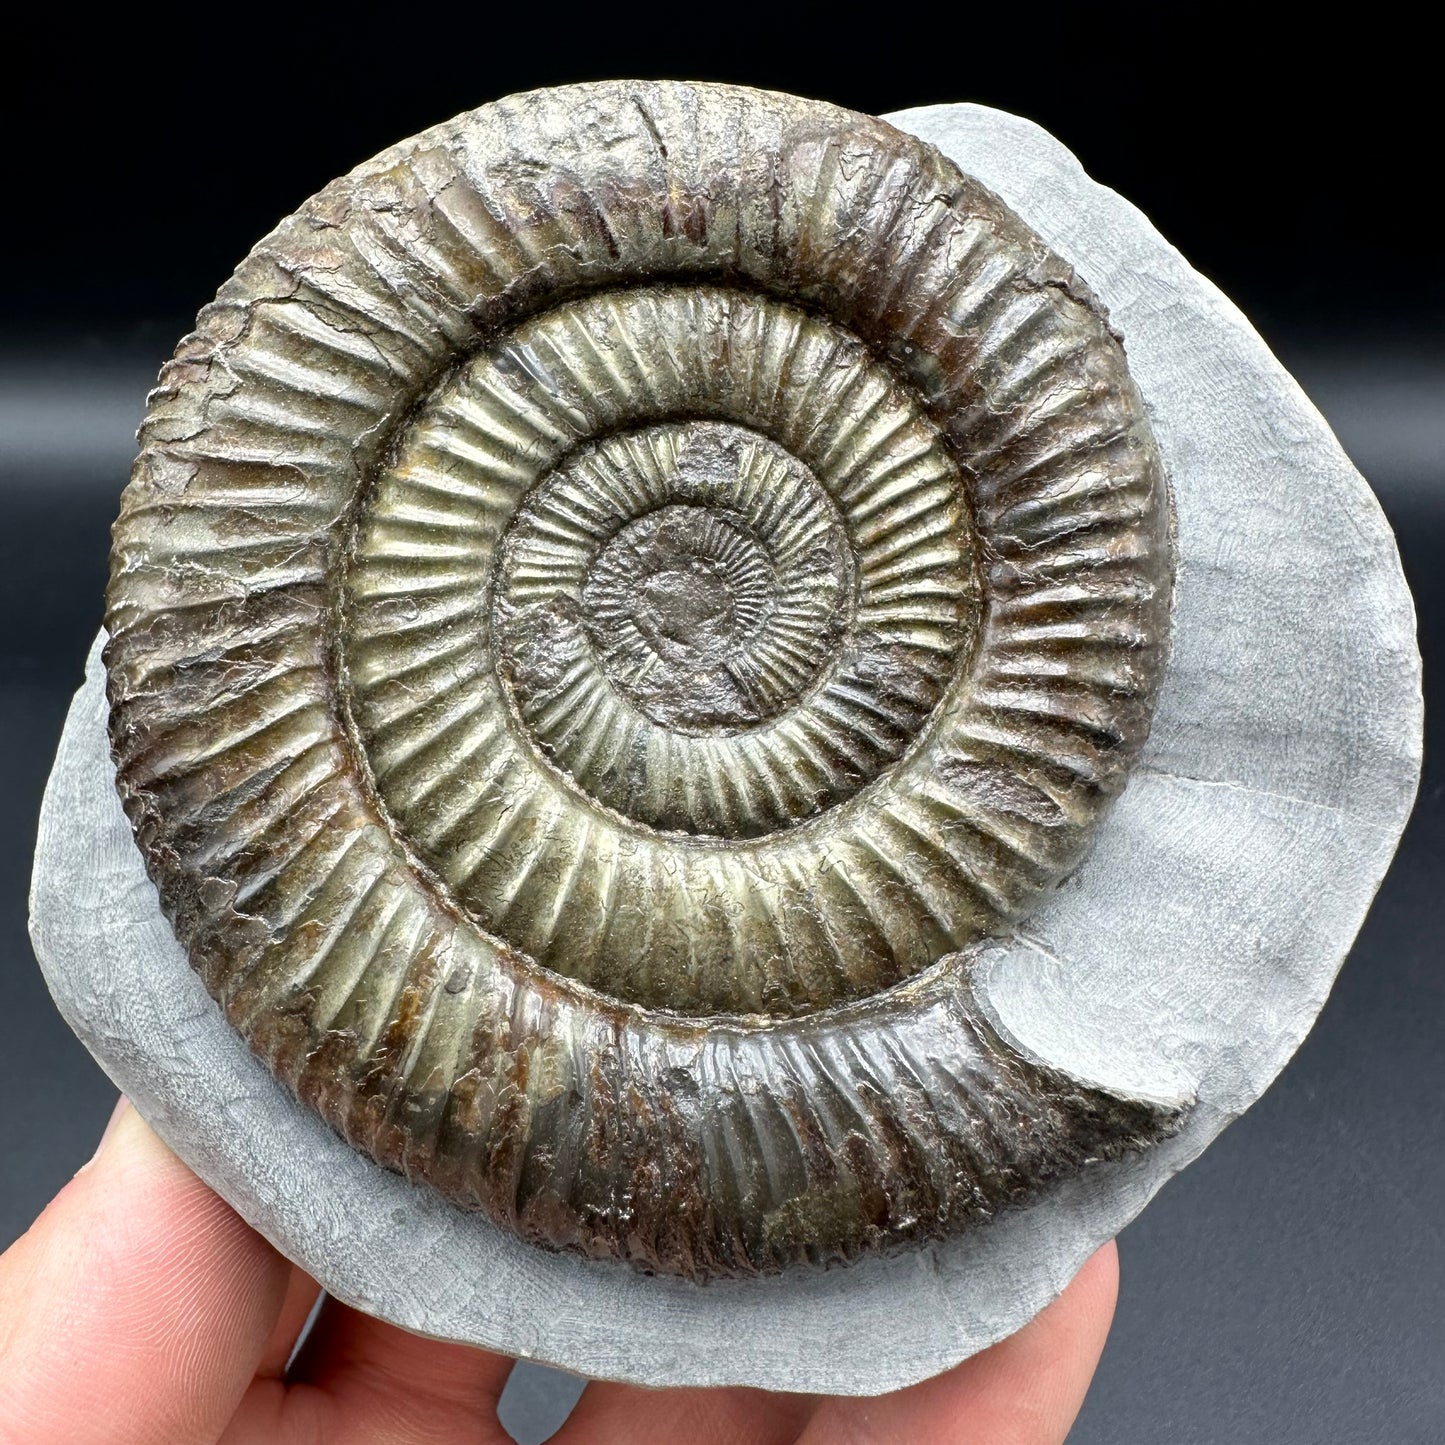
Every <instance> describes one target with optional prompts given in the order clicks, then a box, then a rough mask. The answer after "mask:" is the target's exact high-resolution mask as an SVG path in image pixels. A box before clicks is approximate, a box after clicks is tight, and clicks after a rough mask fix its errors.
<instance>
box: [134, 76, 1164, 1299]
mask: <svg viewBox="0 0 1445 1445" xmlns="http://www.w3.org/2000/svg"><path fill="white" fill-rule="evenodd" d="M141 444H142V450H141V454H140V457H139V459H138V460H137V463H136V467H135V471H134V473H133V476H132V480H131V484H130V486H129V488H128V489H127V492H126V495H125V500H124V504H123V510H122V515H121V518H120V520H119V521H118V523H117V524H116V529H115V548H114V553H113V564H112V579H111V587H110V592H109V599H108V600H109V608H108V613H107V624H108V627H109V631H110V635H111V641H110V645H109V648H108V650H107V665H108V670H109V683H110V695H111V703H112V725H111V732H112V742H113V746H114V751H115V756H116V760H117V765H118V772H117V776H118V783H119V787H120V791H121V795H122V798H123V799H124V801H125V804H126V808H127V812H128V814H129V816H130V818H131V821H132V825H133V827H134V829H135V832H136V837H137V841H138V843H139V845H140V847H141V850H142V852H143V854H144V855H145V858H146V862H147V866H148V868H149V870H150V873H151V876H152V877H153V878H154V879H155V880H156V882H157V884H158V886H159V888H160V892H161V897H162V900H163V903H164V906H165V907H166V909H167V912H168V914H169V916H170V917H171V919H172V921H173V923H174V925H175V928H176V931H177V933H178V935H179V936H180V938H181V939H182V940H183V941H184V942H185V944H186V946H187V948H188V950H189V952H190V956H191V959H192V961H193V963H194V965H195V966H196V968H197V969H198V970H199V971H200V973H201V975H202V976H203V977H204V979H205V980H206V983H207V986H208V987H209V989H210V990H211V992H212V993H213V994H214V996H215V997H216V998H217V1000H218V1001H219V1002H220V1003H221V1005H222V1007H223V1008H224V1009H225V1011H226V1014H227V1016H228V1018H229V1019H230V1020H231V1021H232V1023H233V1024H234V1025H235V1026H236V1027H237V1028H238V1029H240V1030H241V1032H242V1033H243V1034H244V1035H245V1037H246V1038H247V1040H248V1041H249V1043H250V1044H251V1046H252V1047H253V1048H254V1049H255V1050H256V1051H257V1052H258V1053H259V1054H260V1055H261V1056H262V1057H263V1058H264V1059H266V1060H267V1062H268V1063H269V1064H270V1066H271V1067H272V1068H273V1070H274V1071H275V1072H276V1074H277V1076H278V1077H280V1078H281V1079H283V1080H284V1081H285V1082H286V1083H287V1084H288V1085H289V1086H290V1087H291V1088H293V1089H294V1090H295V1091H296V1093H297V1094H298V1095H299V1096H300V1097H301V1098H302V1099H303V1100H305V1101H306V1102H307V1103H309V1104H310V1105H312V1106H313V1107H315V1108H316V1109H318V1110H319V1111H320V1112H321V1113H322V1115H323V1116H324V1117H325V1118H327V1119H328V1120H329V1121H330V1122H331V1123H332V1124H333V1125H334V1126H335V1127H336V1128H337V1129H338V1130H340V1131H341V1132H342V1133H343V1134H344V1135H345V1136H346V1137H347V1138H348V1139H349V1140H350V1141H351V1142H352V1143H353V1144H355V1145H356V1146H357V1147H358V1148H361V1149H364V1150H366V1151H367V1152H369V1153H370V1154H371V1155H373V1156H374V1157H375V1158H376V1159H377V1160H378V1161H380V1162H381V1163H382V1164H385V1165H387V1166H389V1167H392V1168H396V1169H400V1170H404V1171H405V1172H406V1173H407V1174H408V1175H410V1176H412V1177H414V1178H418V1179H423V1180H426V1181H428V1182H430V1183H431V1184H433V1185H435V1186H436V1187H437V1188H438V1189H440V1190H441V1191H442V1192H443V1193H444V1194H445V1195H446V1196H447V1197H448V1198H450V1199H452V1200H453V1201H454V1202H456V1203H458V1204H459V1205H462V1206H465V1207H477V1208H481V1209H484V1210H486V1211H487V1212H488V1213H489V1214H491V1215H492V1216H493V1217H494V1218H496V1219H498V1220H500V1221H502V1222H504V1223H506V1224H507V1225H509V1226H510V1227H512V1228H515V1229H516V1230H518V1231H519V1232H521V1233H522V1234H523V1235H525V1236H526V1237H528V1238H531V1239H535V1240H537V1241H539V1242H542V1243H545V1244H549V1245H552V1246H554V1247H565V1248H570V1249H576V1250H580V1251H582V1252H585V1253H588V1254H592V1255H596V1256H606V1257H617V1258H622V1259H626V1260H628V1261H630V1262H631V1263H633V1264H636V1265H638V1266H640V1267H643V1268H648V1269H656V1270H664V1271H669V1272H676V1273H682V1274H686V1275H689V1276H692V1277H694V1278H710V1277H714V1276H718V1275H728V1274H746V1273H755V1272H759V1271H768V1270H775V1269H778V1268H781V1267H783V1266H785V1265H787V1264H789V1263H792V1262H795V1261H813V1262H828V1261H831V1260H835V1259H846V1258H852V1257H854V1256H856V1255H857V1254H859V1253H860V1252H863V1251H865V1250H869V1249H884V1248H890V1247H894V1246H896V1245H899V1244H902V1243H905V1242H910V1241H919V1240H925V1239H929V1238H935V1237H938V1236H940V1235H942V1234H944V1233H947V1232H950V1231H953V1230H957V1229H959V1228H963V1227H967V1226H968V1225H970V1224H972V1223H975V1222H977V1221H979V1220H982V1219H986V1218H988V1217H990V1216H991V1215H992V1214H993V1213H995V1212H996V1211H997V1210H999V1209H1001V1208H1004V1207H1007V1206H1010V1205H1013V1204H1017V1203H1019V1202H1022V1201H1024V1200H1025V1199H1027V1198H1028V1197H1029V1195H1030V1194H1032V1193H1033V1192H1035V1191H1037V1190H1038V1189H1040V1188H1042V1187H1044V1186H1045V1185H1046V1184H1047V1183H1048V1182H1049V1181H1050V1180H1052V1179H1054V1178H1056V1177H1057V1176H1059V1175H1060V1174H1061V1173H1063V1172H1065V1171H1067V1170H1070V1169H1073V1168H1076V1167H1080V1166H1082V1165H1083V1164H1085V1163H1086V1162H1088V1161H1090V1160H1093V1159H1098V1158H1107V1157H1113V1156H1115V1155H1117V1154H1119V1153H1120V1152H1122V1151H1123V1150H1125V1149H1128V1148H1133V1147H1140V1146H1143V1145H1145V1144H1147V1143H1149V1142H1150V1141H1152V1140H1153V1139H1156V1138H1157V1137H1159V1136H1160V1135H1161V1134H1162V1133H1165V1132H1168V1130H1170V1129H1171V1128H1172V1127H1173V1126H1174V1123H1175V1122H1176V1120H1175V1116H1174V1114H1173V1113H1171V1111H1169V1110H1167V1109H1163V1108H1160V1107H1156V1106H1154V1105H1151V1104H1148V1103H1145V1102H1142V1101H1134V1100H1129V1099H1123V1098H1117V1097H1114V1096H1112V1095H1110V1094H1108V1093H1105V1092H1102V1091H1098V1090H1094V1089H1087V1088H1084V1087H1082V1086H1079V1085H1077V1084H1075V1083H1073V1082H1071V1081H1070V1080H1068V1079H1067V1078H1065V1077H1063V1076H1062V1075H1060V1074H1059V1073H1057V1072H1056V1071H1053V1070H1050V1069H1048V1068H1046V1067H1045V1066H1043V1065H1042V1064H1038V1063H1034V1062H1030V1061H1026V1060H1023V1059H1021V1058H1019V1057H1018V1056H1017V1055H1015V1054H1014V1053H1013V1052H1011V1051H1010V1050H1009V1049H1008V1048H1007V1047H1006V1046H1005V1045H1004V1044H1003V1043H1002V1042H1001V1040H1000V1039H999V1038H997V1037H996V1036H995V1035H994V1034H993V1032H992V1031H991V1029H990V1028H989V1027H988V1025H987V1024H986V1022H985V1021H984V1020H983V1018H982V1016H981V1014H980V1012H979V1011H978V1009H977V1008H976V1007H975V1006H974V1004H973V1002H972V994H971V991H970V988H969V983H968V977H969V968H970V958H971V957H972V956H973V953H974V952H975V951H976V949H977V948H978V947H979V946H980V945H981V944H982V943H983V942H984V941H985V940H987V939H988V938H990V937H992V936H996V935H999V934H1003V933H1006V932H1007V930H1008V928H1009V927H1010V926H1011V925H1012V924H1013V923H1014V922H1016V921H1017V920H1018V919H1020V918H1021V917H1023V916H1024V915H1025V914H1026V913H1027V911H1028V909H1029V908H1030V907H1031V906H1032V905H1033V904H1034V903H1035V902H1036V901H1037V900H1038V898H1039V897H1040V896H1041V895H1042V894H1043V893H1044V892H1045V891H1046V890H1047V889H1049V888H1050V887H1052V886H1053V885H1054V884H1055V883H1057V882H1058V880H1059V879H1060V878H1062V877H1063V876H1064V875H1065V874H1067V873H1068V872H1069V870H1070V869H1072V868H1073V867H1074V866H1075V865H1076V864H1077V863H1078V861H1079V859H1080V858H1081V857H1082V855H1083V853H1084V851H1085V849H1086V848H1087V846H1088V842H1089V839H1090V837H1091V835H1092V832H1093V829H1094V827H1095V826H1096V825H1097V823H1098V822H1099V820H1100V818H1101V817H1102V816H1103V814H1104V812H1105V811H1106V809H1107V807H1108V805H1109V803H1110V801H1111V800H1112V799H1113V798H1114V797H1115V796H1116V795H1117V793H1118V791H1119V790H1120V788H1121V787H1122V786H1123V784H1124V781H1125V778H1126V775H1127V772H1128V768H1129V766H1130V764H1131V762H1132V760H1133V759H1134V757H1135V755H1136V754H1137V751H1138V749H1139V747H1140V746H1141V744H1142V742H1143V740H1144V737H1145V735H1146V733H1147V729H1148V723H1149V718H1150V715H1151V712H1152V708H1153V702H1154V698H1155V695H1156V693H1157V689H1158V685H1159V679H1160V674H1161V671H1162V666H1163V656H1164V650H1165V647H1166V644H1167V631H1168V612H1169V599H1170V570H1169V554H1168V540H1167V503H1166V498H1165V491H1164V480H1163V473H1162V468H1161V465H1160V461H1159V457H1158V453H1157V450H1156V448H1155V446H1154V443H1153V440H1152V437H1151V436H1150V433H1149V429H1148V424H1147V421H1146V418H1145V415H1144V410H1143V406H1142V404H1141V402H1140V400H1139V397H1138V394H1137V392H1136V391H1135V389H1134V387H1133V385H1132V383H1131V382H1130V380H1129V376H1128V372H1127V368H1126V366H1125V362H1124V354H1123V349H1122V346H1121V344H1120V342H1119V340H1118V339H1117V338H1116V337H1115V336H1114V335H1112V334H1111V332H1110V330H1109V328H1108V325H1107V322H1106V319H1105V317H1104V316H1103V314H1102V309H1101V308H1100V306H1099V305H1098V303H1097V302H1096V301H1095V300H1094V299H1093V297H1092V296H1091V294H1090V293H1089V292H1088V290H1087V288H1086V287H1085V286H1084V285H1083V284H1082V283H1081V282H1080V281H1079V280H1078V279H1077V278H1076V277H1074V275H1073V274H1072V272H1071V271H1070V270H1069V269H1068V267H1067V266H1066V265H1065V264H1064V263H1063V262H1062V261H1060V260H1059V258H1058V257H1056V256H1054V255H1053V254H1052V253H1050V252H1049V251H1048V249H1047V248H1046V247H1045V246H1044V245H1043V243H1042V242H1041V241H1040V240H1039V239H1038V238H1037V237H1036V236H1034V235H1033V234H1032V233H1031V232H1030V231H1029V230H1028V229H1027V228H1026V227H1025V226H1024V225H1023V224H1022V223H1021V222H1020V221H1019V220H1018V219H1017V218H1015V217H1014V216H1013V215H1012V214H1011V213H1009V212H1008V211H1007V210H1006V208H1005V207H1004V206H1003V205H1002V204H1001V203H1000V202H999V201H998V200H997V199H996V198H995V197H994V196H992V195H991V194H990V193H989V192H987V191H985V190H984V189H983V188H982V187H980V186H979V185H978V184H977V183H975V182H973V181H971V180H969V179H968V178H966V177H964V176H962V175H960V174H959V173H958V172H957V171H956V170H955V169H954V168H953V167H952V166H951V165H950V164H949V163H948V162H946V161H945V160H943V158H942V157H941V156H939V155H938V154H937V153H936V152H935V151H933V150H932V149H930V148H929V147H927V146H925V145H923V144H921V143H920V142H917V141H915V140H912V139H910V138H908V137H905V136H903V135H901V134H900V133H898V132H896V131H894V130H893V129H891V128H890V127H889V126H887V125H885V124H883V123H882V122H879V121H875V120H871V119H869V118H866V117H863V116H859V115H855V114H852V113H850V112H846V111H841V110H838V109H836V108H833V107H830V106H826V105H822V104H818V103H815V102H808V101H802V100H798V99H796V98H793V97H788V96H780V95H774V94H768V93H763V92H757V91H748V90H741V89H736V88H731V87H723V86H708V85H686V84H666V83H661V84H631V83H609V84H598V85H587V86H578V87H568V88H565V89H562V90H556V91H549V92H537V93H533V94H530V95H525V96H520V97H516V98H513V99H511V100H507V101H503V102H499V103H497V104H495V105H491V106H486V107H483V108H482V109H481V110H479V111H475V112H473V113H471V114H469V115H465V116H462V117H460V118H458V119H457V120H455V121H452V122H450V123H448V124H447V125H444V126H440V127H438V128H437V129H435V130H433V131H430V132H427V133H426V134H425V135H422V136H420V137H417V138H416V139H414V140H412V141H408V142H406V143H404V144H403V145H401V146H398V147H395V148H394V149H393V150H391V151H388V152H386V153H385V154H384V155H382V156H380V157H378V158H377V159H376V160H374V161H372V162H370V163H368V164H367V165H365V166H363V167H361V168H360V169H358V170H357V171H355V172H353V173H352V174H351V175H350V176H347V177H345V178H343V179H341V180H339V181H337V182H335V183H333V184H332V185H331V186H329V187H327V188H326V190H324V191H322V192H321V193H320V194H319V195H318V196H316V197H315V198H313V199H312V200H311V201H310V202H308V203H307V205H306V206H305V207H303V208H302V210H301V211H300V212H298V213H297V214H296V215H295V216H293V217H291V218H290V219H288V220H287V221H285V222H283V223H282V225H281V226H280V227H279V228H278V229H277V230H276V231H275V232H274V233H273V234H272V235H271V236H269V237H268V238H267V239H266V240H264V241H262V242H261V243H260V244H259V245H258V246H257V248H256V249H255V250H254V251H253V252H252V254H251V256H250V257H248V258H247V260H246V261H245V262H243V263H242V265H241V267H240V269H239V270H238V271H237V273H236V275H235V277H234V278H233V279H232V280H231V281H230V282H228V283H227V284H226V286H224V287H223V288H222V290H221V292H220V293H219V295H218V297H217V299H216V301H215V302H214V303H213V304H212V305H210V306H208V307H207V308H206V309H205V310H204V311H203V312H202V313H201V316H200V318H199V320H198V323H197V329H196V331H195V332H194V333H193V334H192V335H191V336H189V337H187V338H186V340H184V341H183V342H182V343H181V345H180V347H179V349H178V351H177V353H176V357H175V359H174V360H173V361H172V362H170V363H169V364H168V365H167V367H166V368H165V370H164V371H163V373H162V376H161V382H160V386H159V388H158V390H157V391H156V393H155V394H154V395H153V397H152V400H151V407H150V411H149V413H148V415H147V418H146V421H145V424H144V427H143V430H142V435H141Z"/></svg>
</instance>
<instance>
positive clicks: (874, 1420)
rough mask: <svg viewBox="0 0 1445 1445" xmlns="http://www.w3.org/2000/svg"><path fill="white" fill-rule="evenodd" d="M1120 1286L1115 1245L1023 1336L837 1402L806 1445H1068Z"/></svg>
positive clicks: (822, 1413)
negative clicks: (939, 1370) (868, 1395)
mask: <svg viewBox="0 0 1445 1445" xmlns="http://www.w3.org/2000/svg"><path fill="white" fill-rule="evenodd" d="M1118 1289H1119V1257H1118V1252H1117V1251H1116V1249H1115V1247H1114V1245H1113V1243H1112V1242H1110V1243H1109V1244H1106V1245H1105V1246H1104V1247H1103V1248H1102V1249H1100V1250H1099V1251H1098V1252H1097V1253H1096V1254H1094V1256H1093V1257H1092V1258H1091V1259H1090V1260H1089V1261H1088V1262H1087V1263H1086V1264H1085V1265H1084V1267H1083V1269H1081V1270H1080V1271H1079V1273H1078V1275H1077V1276H1076V1277H1075V1279H1074V1281H1073V1283H1072V1284H1070V1285H1069V1287H1068V1288H1067V1289H1066V1290H1065V1291H1064V1292H1063V1294H1061V1295H1060V1296H1059V1297H1058V1299H1056V1300H1055V1301H1054V1302H1053V1303H1052V1304H1051V1305H1049V1306H1048V1307H1047V1308H1046V1309H1045V1310H1043V1311H1042V1312H1041V1313H1040V1314H1039V1315H1037V1316H1036V1317H1035V1318H1034V1319H1033V1320H1031V1321H1030V1322H1029V1323H1028V1324H1026V1325H1025V1326H1024V1327H1023V1329H1021V1330H1020V1331H1019V1332H1018V1333H1017V1334H1015V1335H1010V1336H1009V1338H1008V1339H1006V1340H1001V1341H1000V1342H999V1343H998V1344H996V1345H994V1346H993V1347H992V1348H991V1349H987V1350H984V1351H983V1352H982V1353H981V1354H978V1355H975V1356H974V1357H973V1358H972V1359H970V1360H965V1361H964V1362H963V1364H961V1365H959V1366H958V1367H957V1368H955V1369H952V1370H949V1371H948V1372H947V1373H945V1374H942V1375H939V1376H937V1377H935V1378H934V1379H932V1380H925V1381H924V1382H923V1383H922V1384H921V1385H913V1386H911V1387H910V1388H908V1389H906V1390H898V1391H896V1392H894V1393H893V1394H891V1395H880V1396H878V1397H877V1398H875V1399H831V1400H827V1401H825V1402H824V1403H823V1404H822V1405H820V1406H819V1407H818V1410H817V1413H816V1414H815V1415H814V1416H813V1418H812V1419H811V1420H810V1421H809V1423H808V1427H807V1429H806V1430H805V1431H804V1432H803V1434H802V1436H801V1439H800V1442H799V1445H885V1442H887V1445H894V1442H897V1441H909V1442H910V1445H911V1442H918V1445H1062V1441H1063V1440H1064V1437H1065V1436H1066V1435H1067V1434H1068V1433H1069V1429H1070V1427H1071V1426H1072V1425H1073V1423H1074V1419H1075V1417H1076V1416H1077V1415H1078V1413H1079V1407H1080V1406H1081V1405H1082V1404H1083V1403H1084V1395H1085V1393H1086V1392H1087V1390H1088V1388H1089V1381H1090V1380H1092V1379H1093V1376H1094V1368H1095V1366H1096V1365H1097V1364H1098V1363H1099V1355H1100V1353H1101V1352H1102V1351H1103V1348H1104V1339H1105V1337H1106V1336H1107V1335H1108V1333H1109V1324H1110V1322H1111V1321H1112V1320H1113V1317H1114V1301H1115V1299H1116V1298H1117V1296H1118Z"/></svg>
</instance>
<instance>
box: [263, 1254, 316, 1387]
mask: <svg viewBox="0 0 1445 1445" xmlns="http://www.w3.org/2000/svg"><path fill="white" fill-rule="evenodd" d="M320 1299H321V1286H320V1285H319V1284H317V1283H316V1281H315V1280H314V1279H312V1278H311V1276H310V1275H309V1274H307V1273H306V1272H305V1271H304V1270H300V1269H294V1268H293V1269H292V1271H291V1278H290V1280H289V1281H288V1283H287V1285H286V1298H285V1300H284V1302H283V1303H282V1305H281V1313H280V1314H279V1315H278V1316H277V1317H276V1323H275V1325H274V1327H273V1328H272V1330H271V1336H270V1338H269V1339H268V1340H267V1341H266V1347H265V1349H263V1350H262V1351H261V1358H260V1360H259V1361H258V1362H257V1364H256V1378H257V1379H260V1380H279V1379H282V1378H283V1377H284V1376H285V1374H286V1366H287V1365H288V1364H290V1363H291V1356H292V1354H293V1353H294V1352H295V1349H296V1341H297V1340H298V1339H299V1338H300V1336H301V1331H302V1330H303V1329H304V1328H305V1327H306V1321H307V1320H308V1319H310V1318H311V1311H312V1310H313V1309H315V1308H316V1306H317V1304H318V1303H319V1302H320Z"/></svg>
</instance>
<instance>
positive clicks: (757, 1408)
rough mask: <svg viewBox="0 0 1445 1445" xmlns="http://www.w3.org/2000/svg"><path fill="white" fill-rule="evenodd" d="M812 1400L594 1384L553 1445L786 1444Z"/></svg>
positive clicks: (758, 1393) (741, 1391) (745, 1392)
mask: <svg viewBox="0 0 1445 1445" xmlns="http://www.w3.org/2000/svg"><path fill="white" fill-rule="evenodd" d="M815 1403H816V1402H815V1399H814V1397H813V1396H811V1395H777V1394H773V1393H771V1392H769V1391H767V1390H744V1389H721V1390H644V1389H640V1388H638V1387H637V1386H635V1385H614V1384H610V1383H608V1382H605V1381H596V1382H594V1383H593V1384H590V1385H588V1387H587V1388H586V1389H585V1390H584V1391H583V1392H582V1398H581V1399H580V1400H579V1401H578V1402H577V1408H576V1409H575V1410H573V1412H572V1413H571V1415H569V1416H568V1417H567V1423H566V1424H565V1425H564V1426H563V1427H562V1429H561V1430H560V1431H558V1433H557V1434H556V1435H554V1436H553V1437H552V1445H636V1442H637V1441H639V1440H666V1441H669V1442H672V1441H676V1442H677V1445H790V1442H792V1441H794V1440H796V1439H797V1438H798V1432H799V1431H800V1430H801V1429H802V1428H803V1425H804V1424H805V1422H806V1421H807V1419H808V1417H809V1415H811V1414H812V1412H813V1409H814V1406H815Z"/></svg>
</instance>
